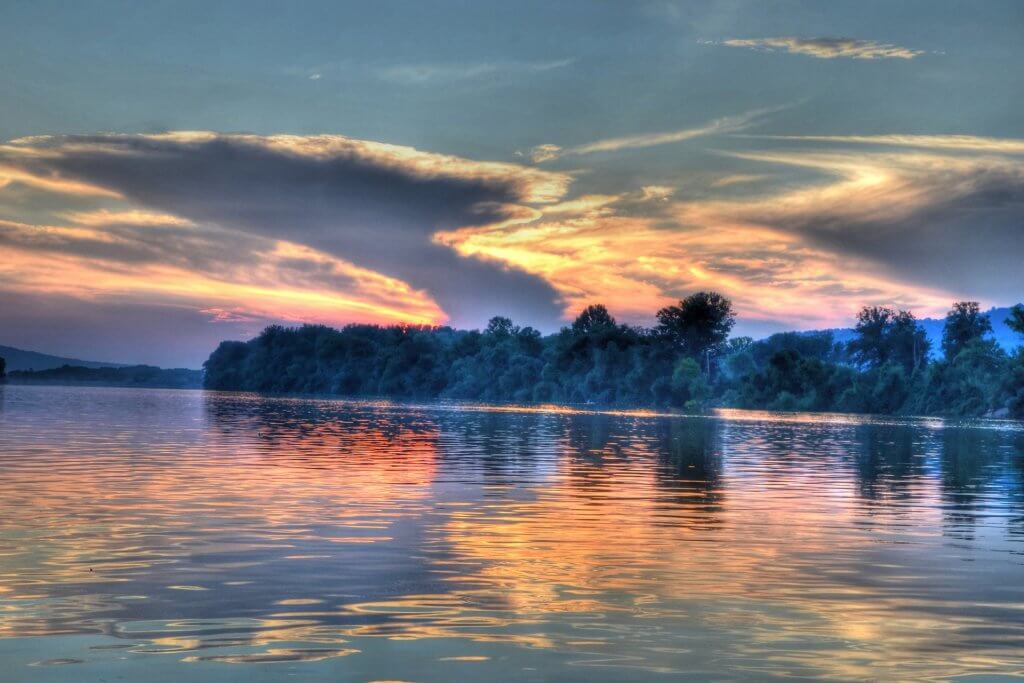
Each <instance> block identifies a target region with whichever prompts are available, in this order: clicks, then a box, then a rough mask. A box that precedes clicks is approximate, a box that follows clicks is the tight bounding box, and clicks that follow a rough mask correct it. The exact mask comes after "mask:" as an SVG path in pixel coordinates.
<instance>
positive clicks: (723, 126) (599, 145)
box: [530, 107, 781, 164]
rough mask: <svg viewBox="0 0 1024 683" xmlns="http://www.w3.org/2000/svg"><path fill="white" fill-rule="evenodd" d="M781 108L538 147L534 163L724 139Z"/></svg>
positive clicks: (532, 156) (534, 151)
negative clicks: (659, 130) (691, 125)
mask: <svg viewBox="0 0 1024 683" xmlns="http://www.w3.org/2000/svg"><path fill="white" fill-rule="evenodd" d="M780 109H781V108H780V107H774V108H767V109H755V110H753V111H749V112H746V113H744V114H739V115H738V116H723V117H722V118H718V119H715V120H713V121H709V122H708V123H705V124H704V125H701V126H697V127H694V128H681V129H679V130H673V131H668V132H665V133H644V134H641V135H626V136H623V137H618V138H606V139H604V140H597V141H595V142H588V143H585V144H582V145H576V146H575V147H560V146H559V145H553V144H543V145H537V146H536V147H534V148H532V149H531V150H530V159H532V160H533V162H534V163H537V164H541V163H544V162H545V161H552V160H554V159H559V158H561V157H566V156H579V155H583V154H594V153H595V152H618V151H620V150H623V149H641V148H644V147H656V146H658V145H670V144H673V143H676V142H683V141H685V140H692V139H693V138H700V137H706V136H709V135H721V134H723V133H735V132H738V131H741V130H746V129H747V128H749V127H750V126H752V125H754V124H755V123H757V121H758V119H760V118H761V117H763V116H765V115H766V114H770V113H773V112H776V111H779V110H780Z"/></svg>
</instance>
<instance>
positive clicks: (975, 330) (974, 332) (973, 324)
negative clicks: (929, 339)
mask: <svg viewBox="0 0 1024 683" xmlns="http://www.w3.org/2000/svg"><path fill="white" fill-rule="evenodd" d="M990 332H992V323H991V322H990V321H989V317H988V316H987V315H985V314H984V313H981V311H980V309H979V307H978V302H977V301H958V302H956V303H955V304H953V308H952V309H951V310H950V311H949V313H947V314H946V326H945V328H944V329H943V331H942V350H943V352H944V353H945V354H946V360H953V359H954V358H956V356H957V354H959V353H960V352H961V351H963V350H964V349H965V348H966V347H967V345H968V344H970V343H971V342H972V341H974V340H975V339H981V338H983V337H984V336H985V335H986V334H989V333H990Z"/></svg>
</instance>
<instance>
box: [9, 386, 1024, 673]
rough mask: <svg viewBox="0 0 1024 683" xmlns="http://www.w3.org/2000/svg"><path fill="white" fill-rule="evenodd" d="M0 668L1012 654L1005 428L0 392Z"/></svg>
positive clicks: (498, 669)
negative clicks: (3, 665)
mask: <svg viewBox="0 0 1024 683" xmlns="http://www.w3.org/2000/svg"><path fill="white" fill-rule="evenodd" d="M0 454H2V455H0V532H2V533H0V661H3V662H4V663H5V664H6V666H5V670H6V671H7V672H8V673H7V674H6V675H7V676H8V677H9V678H8V679H5V680H33V681H35V680H58V681H79V680H98V679H100V678H104V677H108V676H109V677H110V678H111V679H114V678H116V677H117V676H121V677H123V678H124V679H125V680H135V679H137V678H145V679H147V680H151V681H161V680H168V681H174V680H184V679H187V680H211V681H217V680H236V679H237V680H242V679H243V677H244V680H246V681H253V680H257V681H258V680H272V679H275V680H276V679H277V678H280V677H283V676H286V675H295V676H299V677H300V678H301V677H305V679H306V680H331V681H346V680H352V681H368V680H403V681H452V680H492V681H505V680H507V681H529V680H537V681H543V680H579V681H600V680H607V681H621V680H640V679H648V678H649V679H670V680H679V679H682V678H686V677H692V678H693V679H697V680H707V679H737V678H758V679H767V678H773V677H778V678H785V677H828V678H841V679H850V678H861V679H865V678H867V679H877V678H890V679H891V678H901V679H920V678H926V677H955V676H958V675H968V674H975V673H981V674H1005V675H1011V674H1018V675H1019V674H1021V673H1022V672H1024V431H1022V429H1021V426H1020V425H1019V424H1017V423H1009V422H990V423H978V422H973V423H963V424H946V425H944V424H943V423H941V422H939V421H935V420H908V421H899V420H885V421H872V420H870V419H866V418H853V417H849V416H792V415H790V416H781V415H771V414H758V413H736V412H730V413H725V414H723V415H719V416H715V417H710V418H696V417H665V416H651V415H647V414H628V413H627V414H621V413H619V414H593V413H585V412H578V411H551V412H548V411H535V410H534V411H516V410H510V409H489V408H484V407H472V406H468V407H467V406H451V405H447V406H401V405H394V404H388V403H365V402H361V403H360V402H341V401H316V400H299V399H267V398H258V397H254V396H245V395H231V394H203V393H201V392H183V391H145V390H140V391H135V390H125V389H62V388H49V387H15V386H9V387H5V388H3V389H0Z"/></svg>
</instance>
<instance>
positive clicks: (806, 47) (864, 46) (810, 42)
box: [722, 37, 924, 59]
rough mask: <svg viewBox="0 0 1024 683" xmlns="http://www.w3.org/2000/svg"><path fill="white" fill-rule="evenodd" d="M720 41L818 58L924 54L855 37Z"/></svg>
mask: <svg viewBox="0 0 1024 683" xmlns="http://www.w3.org/2000/svg"><path fill="white" fill-rule="evenodd" d="M722 45H727V46H729V47H745V48H750V49H753V50H761V51H764V52H774V51H776V50H784V51H785V52H788V53H790V54H795V55H807V56H809V57H817V58H819V59H836V58H839V57H846V58H849V59H914V58H915V57H920V56H921V55H923V54H924V52H923V51H921V50H912V49H910V48H906V47H900V46H899V45H892V44H890V43H879V42H876V41H874V40H858V39H857V38H793V37H781V38H731V39H729V40H724V41H722Z"/></svg>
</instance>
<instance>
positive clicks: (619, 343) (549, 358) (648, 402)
mask: <svg viewBox="0 0 1024 683" xmlns="http://www.w3.org/2000/svg"><path fill="white" fill-rule="evenodd" d="M1014 310H1015V314H1014V316H1013V317H1011V318H1010V319H1009V320H1008V322H1007V325H1010V326H1011V327H1013V329H1015V330H1017V331H1018V332H1020V333H1021V334H1022V335H1024V307H1021V306H1018V307H1016V308H1015V309H1014ZM657 319H658V325H657V326H656V327H655V328H653V329H645V328H640V327H631V326H628V325H621V324H619V323H617V322H616V321H615V319H614V318H613V317H612V316H611V315H610V314H609V312H608V310H607V309H606V308H605V307H604V306H600V305H595V306H590V307H588V308H587V309H586V310H584V311H583V312H582V313H580V315H579V316H578V317H577V318H576V320H575V321H574V322H573V323H572V324H571V325H570V326H568V327H565V328H563V329H562V330H561V331H560V332H558V333H557V334H553V335H548V336H543V335H541V334H540V333H539V332H538V331H537V330H535V329H533V328H531V327H519V326H517V325H515V324H514V323H513V322H512V321H511V320H509V319H508V318H502V317H496V318H493V319H492V320H491V321H490V323H489V324H488V326H487V328H486V329H485V330H483V331H482V332H481V331H476V330H473V331H462V330H454V329H452V328H449V327H415V326H393V327H380V326H376V325H349V326H347V327H345V328H343V329H341V330H335V329H331V328H328V327H324V326H316V325H305V326H302V327H298V328H284V327H280V326H272V327H268V328H267V329H266V330H264V331H263V333H262V334H261V335H260V336H259V337H257V338H256V339H253V340H251V341H248V342H223V343H222V344H221V345H220V346H219V347H218V348H217V350H216V351H214V353H213V354H212V355H211V356H210V358H209V360H207V361H206V363H205V365H204V367H205V369H206V378H205V386H206V387H207V388H210V389H224V390H244V391H259V392H281V393H322V394H340V395H352V396H368V395H369V396H391V397H396V398H452V399H471V400H479V401H515V402H527V401H533V402H548V403H570V404H579V403H584V404H597V405H606V406H652V407H680V408H686V409H691V410H694V409H702V408H706V407H711V406H728V407H741V408H765V409H772V410H818V411H844V412H874V413H887V414H935V415H985V414H994V415H1000V416H1002V415H1013V416H1018V417H1024V351H1020V350H1018V351H1017V352H1016V353H1015V354H1013V355H1008V354H1007V353H1006V352H1005V351H1003V350H1002V349H1001V348H1000V347H999V346H998V345H997V344H996V343H995V341H994V340H992V339H991V337H990V333H991V330H992V327H991V323H990V321H989V320H988V318H987V317H986V316H985V315H984V314H983V313H980V312H979V310H978V305H977V304H976V303H974V302H958V303H956V304H954V306H953V308H952V310H951V311H950V312H949V315H948V316H947V319H946V330H945V334H944V336H943V343H942V348H943V352H944V355H943V357H942V358H941V359H940V360H936V361H930V360H929V358H930V344H929V342H928V339H927V337H926V335H925V333H924V330H923V329H922V328H921V326H920V325H919V324H918V322H917V320H916V318H915V317H914V316H913V314H911V313H909V312H907V311H899V310H895V309H892V308H887V307H879V306H872V307H866V308H864V309H863V310H862V311H861V313H860V314H859V315H858V319H857V326H856V328H855V336H854V339H853V340H852V341H850V342H849V343H848V344H842V343H838V342H836V341H835V340H834V338H833V335H832V334H831V333H830V332H816V333H796V332H788V333H782V334H776V335H772V336H770V337H768V338H767V339H763V340H760V341H753V340H751V339H750V338H748V337H736V338H732V339H730V338H729V333H730V332H731V330H732V327H733V323H734V321H735V314H734V313H733V308H732V304H731V302H730V301H729V300H728V299H726V298H725V297H722V296H721V295H719V294H716V293H714V292H699V293H697V294H694V295H692V296H690V297H688V298H686V299H684V300H682V301H680V302H679V303H678V305H675V306H669V307H666V308H663V309H661V310H660V311H658V313H657Z"/></svg>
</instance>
